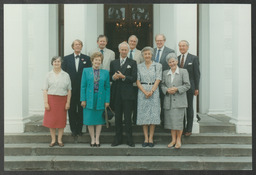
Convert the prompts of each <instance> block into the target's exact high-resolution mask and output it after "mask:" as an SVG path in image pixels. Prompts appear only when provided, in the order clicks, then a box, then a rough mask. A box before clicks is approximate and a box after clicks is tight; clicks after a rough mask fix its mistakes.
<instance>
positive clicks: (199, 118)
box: [196, 114, 201, 122]
mask: <svg viewBox="0 0 256 175" xmlns="http://www.w3.org/2000/svg"><path fill="white" fill-rule="evenodd" d="M196 118H197V122H199V121H200V120H201V117H199V115H198V114H196Z"/></svg>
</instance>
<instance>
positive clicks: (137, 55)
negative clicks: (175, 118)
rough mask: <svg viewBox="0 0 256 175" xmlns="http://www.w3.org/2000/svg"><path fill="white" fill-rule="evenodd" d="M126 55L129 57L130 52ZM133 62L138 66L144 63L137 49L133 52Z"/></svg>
mask: <svg viewBox="0 0 256 175" xmlns="http://www.w3.org/2000/svg"><path fill="white" fill-rule="evenodd" d="M128 55H130V52H129V54H128ZM133 60H135V61H136V62H137V64H140V63H142V62H143V61H144V58H143V57H142V55H141V51H140V50H138V49H136V50H135V53H134V58H133Z"/></svg>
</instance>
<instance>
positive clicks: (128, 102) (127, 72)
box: [110, 42, 137, 147]
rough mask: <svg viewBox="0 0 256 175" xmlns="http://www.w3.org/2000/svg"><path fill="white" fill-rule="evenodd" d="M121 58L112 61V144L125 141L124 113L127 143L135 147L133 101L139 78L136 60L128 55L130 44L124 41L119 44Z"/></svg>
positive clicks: (116, 144)
mask: <svg viewBox="0 0 256 175" xmlns="http://www.w3.org/2000/svg"><path fill="white" fill-rule="evenodd" d="M118 48H119V52H120V58H119V59H116V60H114V61H112V62H111V63H110V79H111V81H112V87H111V88H112V90H111V92H112V94H111V96H112V97H111V98H112V103H113V106H114V109H115V139H114V142H113V143H112V145H111V146H118V145H120V144H122V142H123V122H122V116H123V115H124V123H125V127H124V130H125V133H126V141H127V145H129V146H131V147H134V146H135V145H134V142H133V138H132V123H131V114H132V103H133V101H134V100H135V92H134V89H133V83H134V82H136V80H137V64H136V61H134V60H132V59H130V58H128V57H127V54H128V52H129V45H128V43H126V42H122V43H121V44H119V46H118Z"/></svg>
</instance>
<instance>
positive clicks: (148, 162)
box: [4, 156, 252, 171]
mask: <svg viewBox="0 0 256 175" xmlns="http://www.w3.org/2000/svg"><path fill="white" fill-rule="evenodd" d="M4 159H5V162H4V170H5V171H9V170H16V171H22V170H33V171H44V170H47V171H49V170H61V171H65V170H71V171H72V170H75V171H78V170H80V171H82V170H252V157H200V156H5V157H4Z"/></svg>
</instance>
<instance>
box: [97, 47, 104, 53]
mask: <svg viewBox="0 0 256 175" xmlns="http://www.w3.org/2000/svg"><path fill="white" fill-rule="evenodd" d="M98 49H99V52H100V50H103V52H105V51H106V47H105V48H104V49H101V48H99V47H98Z"/></svg>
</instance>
